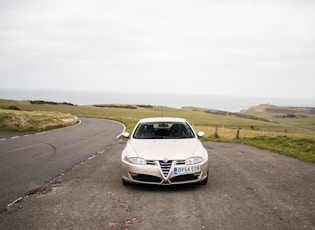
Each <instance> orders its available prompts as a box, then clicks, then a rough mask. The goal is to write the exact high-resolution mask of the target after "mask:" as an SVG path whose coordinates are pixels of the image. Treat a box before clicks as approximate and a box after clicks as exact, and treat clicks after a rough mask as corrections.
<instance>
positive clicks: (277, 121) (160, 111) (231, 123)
mask: <svg viewBox="0 0 315 230" xmlns="http://www.w3.org/2000/svg"><path fill="white" fill-rule="evenodd" d="M8 108H11V110H8ZM12 108H14V109H19V110H12ZM22 111H23V113H29V115H28V116H29V119H32V117H33V116H35V113H39V111H41V112H40V113H41V114H42V116H46V117H47V116H48V117H50V118H51V117H54V116H57V115H58V114H59V115H60V114H68V115H69V114H72V115H74V116H77V117H90V118H106V119H112V120H116V121H119V122H122V123H123V124H125V126H126V131H128V132H131V131H132V129H133V127H134V125H135V124H136V123H137V122H138V120H139V119H141V118H145V117H156V116H164V117H182V118H185V119H187V120H188V121H189V122H190V123H191V124H192V125H193V126H194V128H195V130H196V131H204V132H205V134H206V135H205V137H204V138H203V140H212V141H225V142H240V143H244V144H250V145H254V146H257V147H259V148H264V149H269V150H272V151H276V152H278V153H281V154H285V155H289V156H291V157H295V158H298V159H302V160H305V161H310V162H313V163H315V150H314V146H315V115H314V114H311V115H307V116H305V117H303V118H292V119H290V118H275V117H274V116H273V115H272V114H269V113H257V112H256V113H255V115H256V116H259V117H263V118H266V119H269V120H270V121H272V122H265V121H260V120H254V119H244V118H239V117H235V116H222V115H215V114H211V113H207V112H204V111H203V110H202V109H199V110H196V109H194V108H182V109H175V108H169V107H162V106H136V105H112V106H111V107H109V106H107V105H106V106H104V107H96V106H92V105H89V106H72V105H67V104H32V103H30V102H29V101H13V100H0V116H1V117H3V116H4V114H6V115H5V116H8V113H11V114H16V113H22ZM43 111H46V113H47V114H46V115H45V113H44V112H43ZM51 112H53V113H51ZM32 113H33V114H32ZM249 113H250V111H249ZM252 114H253V113H252ZM12 116H13V115H12ZM14 116H17V115H14ZM50 121H51V119H50ZM4 123H7V121H5V120H0V124H1V125H0V129H1V130H11V131H17V130H18V131H32V130H30V128H27V129H25V130H23V127H22V126H21V125H20V127H18V128H16V129H15V128H14V127H11V128H5V124H4ZM67 125H68V124H67ZM32 126H34V127H35V128H34V130H33V131H34V132H36V130H38V129H37V128H36V122H33V123H32ZM48 126H49V127H48V129H49V128H54V127H53V126H52V125H51V123H50V125H48ZM56 127H58V125H57V126H56ZM237 132H238V133H239V138H236V135H237ZM215 134H216V135H215ZM280 143H281V144H280ZM301 143H306V144H305V145H304V144H301Z"/></svg>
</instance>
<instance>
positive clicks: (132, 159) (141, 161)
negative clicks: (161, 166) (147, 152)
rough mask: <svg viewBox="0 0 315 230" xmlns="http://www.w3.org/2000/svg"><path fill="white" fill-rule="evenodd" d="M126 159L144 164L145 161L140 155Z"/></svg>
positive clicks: (137, 163)
mask: <svg viewBox="0 0 315 230" xmlns="http://www.w3.org/2000/svg"><path fill="white" fill-rule="evenodd" d="M128 161H129V162H130V163H132V164H136V165H145V164H146V163H147V162H146V160H145V159H143V158H140V157H129V158H128Z"/></svg>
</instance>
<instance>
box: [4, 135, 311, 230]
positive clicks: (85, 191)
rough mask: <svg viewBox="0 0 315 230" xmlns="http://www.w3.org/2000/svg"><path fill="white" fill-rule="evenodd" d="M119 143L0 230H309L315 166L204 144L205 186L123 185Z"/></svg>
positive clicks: (11, 212)
mask: <svg viewBox="0 0 315 230" xmlns="http://www.w3.org/2000/svg"><path fill="white" fill-rule="evenodd" d="M124 145H125V142H124V141H119V142H117V143H115V144H113V145H112V146H110V147H108V148H106V149H104V150H103V151H101V152H100V153H99V154H97V155H96V156H95V157H94V158H92V159H90V160H87V161H85V162H84V163H82V164H80V165H79V166H78V167H75V168H72V169H71V170H69V171H67V172H66V173H65V174H63V175H60V176H58V177H56V178H55V179H54V180H52V181H51V182H50V183H48V184H47V185H46V186H43V187H42V188H41V189H39V190H38V191H37V192H36V193H35V192H34V193H33V194H31V195H29V196H28V197H25V198H24V199H22V200H21V201H20V202H18V203H15V204H14V205H13V206H12V207H8V209H7V210H6V211H4V212H2V213H0V229H109V230H111V229H123V230H127V229H128V230H131V229H143V230H147V229H193V230H194V229H242V230H243V229H251V230H252V229H283V230H284V229H285V230H288V229H289V230H290V229H315V176H314V175H315V165H314V164H309V163H305V162H302V161H298V160H295V159H291V158H288V157H285V156H281V155H278V154H276V153H272V152H268V151H263V150H259V149H257V148H254V147H249V146H245V145H240V144H228V143H211V142H207V143H204V145H205V147H206V148H207V150H208V152H209V161H210V165H209V181H208V184H207V185H205V186H201V185H186V186H143V185H140V186H139V185H136V186H123V185H122V183H121V171H120V153H121V151H122V149H123V148H124Z"/></svg>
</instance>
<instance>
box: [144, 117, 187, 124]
mask: <svg viewBox="0 0 315 230" xmlns="http://www.w3.org/2000/svg"><path fill="white" fill-rule="evenodd" d="M160 121H161V122H187V123H188V121H187V120H186V119H183V118H178V117H150V118H143V119H141V120H140V121H139V123H143V122H160Z"/></svg>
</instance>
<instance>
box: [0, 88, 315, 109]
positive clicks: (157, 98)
mask: <svg viewBox="0 0 315 230" xmlns="http://www.w3.org/2000/svg"><path fill="white" fill-rule="evenodd" d="M0 98H1V99H8V100H44V101H54V102H60V103H61V102H67V103H72V104H76V105H97V104H136V105H137V104H140V105H152V106H167V107H172V108H182V107H185V106H193V107H201V108H207V109H215V110H223V111H228V112H240V111H242V110H244V109H248V108H249V107H252V106H257V105H260V104H271V105H277V106H293V107H294V106H296V107H315V99H303V98H273V97H248V96H227V95H210V94H209V95H207V94H169V93H167V94H162V93H134V92H130V93H128V92H105V91H83V90H82V91H79V90H42V89H33V90H31V89H7V88H5V89H0Z"/></svg>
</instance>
